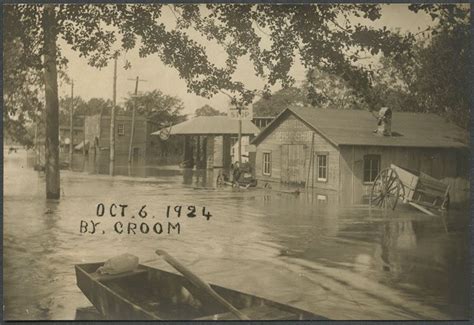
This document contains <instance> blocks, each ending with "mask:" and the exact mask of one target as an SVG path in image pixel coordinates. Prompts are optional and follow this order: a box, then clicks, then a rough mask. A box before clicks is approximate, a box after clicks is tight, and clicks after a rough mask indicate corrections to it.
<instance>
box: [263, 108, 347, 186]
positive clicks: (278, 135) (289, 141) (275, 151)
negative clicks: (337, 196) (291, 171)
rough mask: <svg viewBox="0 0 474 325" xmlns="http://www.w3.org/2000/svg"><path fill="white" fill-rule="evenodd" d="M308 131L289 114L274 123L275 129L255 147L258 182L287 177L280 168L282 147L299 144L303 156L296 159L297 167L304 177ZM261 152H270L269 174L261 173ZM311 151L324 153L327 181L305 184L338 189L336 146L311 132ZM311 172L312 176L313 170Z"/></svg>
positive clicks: (306, 169) (308, 139) (308, 159)
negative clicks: (279, 121) (270, 164)
mask: <svg viewBox="0 0 474 325" xmlns="http://www.w3.org/2000/svg"><path fill="white" fill-rule="evenodd" d="M312 134H313V131H312V129H311V128H309V127H308V126H307V125H306V124H305V123H303V122H302V121H301V120H299V119H298V118H296V117H295V116H293V115H288V116H287V117H286V119H284V120H283V121H282V122H281V123H280V124H279V125H277V126H275V129H274V130H273V131H272V132H271V133H270V134H269V135H268V136H267V137H266V138H265V139H263V140H262V142H261V143H260V144H258V145H257V148H256V165H255V173H256V177H257V179H258V181H259V183H265V182H280V181H281V180H282V179H283V180H285V179H288V175H285V174H284V173H288V171H287V170H286V171H285V170H282V146H284V145H303V150H304V159H303V160H300V163H299V164H301V166H299V168H300V171H302V173H303V175H304V179H305V180H306V177H307V174H308V166H309V161H310V152H311V143H312ZM285 147H287V146H285ZM265 152H270V153H271V159H272V162H271V163H272V166H271V175H269V176H266V175H263V153H265ZM313 152H314V153H316V152H325V153H327V154H328V180H327V182H317V181H314V182H311V183H310V184H309V185H310V186H311V185H312V186H314V187H315V188H320V189H329V190H337V189H338V188H339V152H338V150H337V148H336V147H334V146H333V145H332V144H331V143H329V142H328V141H327V140H326V139H324V138H323V137H322V136H320V135H319V134H318V133H316V132H314V149H313ZM284 159H286V158H284ZM314 174H315V175H316V170H315V171H314Z"/></svg>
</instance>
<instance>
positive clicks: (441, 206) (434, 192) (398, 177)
mask: <svg viewBox="0 0 474 325" xmlns="http://www.w3.org/2000/svg"><path fill="white" fill-rule="evenodd" d="M400 199H401V200H403V202H404V203H408V204H410V205H411V206H413V207H415V208H416V209H418V210H420V211H422V212H424V213H427V214H429V215H435V214H434V213H433V212H432V211H433V210H438V211H439V210H447V209H448V208H449V185H447V184H444V183H443V182H441V181H440V180H438V179H436V178H434V177H432V176H430V175H427V174H425V173H423V172H418V171H413V170H410V169H407V168H402V167H399V166H396V165H394V164H391V165H390V167H389V168H386V169H383V170H382V171H381V172H380V173H379V174H378V176H377V178H376V179H375V181H374V183H373V185H372V188H371V192H370V195H369V204H370V206H375V207H381V208H390V209H392V210H394V209H395V208H396V206H397V203H398V200H400Z"/></svg>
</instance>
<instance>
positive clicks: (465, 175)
mask: <svg viewBox="0 0 474 325" xmlns="http://www.w3.org/2000/svg"><path fill="white" fill-rule="evenodd" d="M369 154H375V155H380V156H381V169H384V168H387V167H389V166H390V164H392V163H393V164H395V165H398V166H400V167H405V168H409V169H413V170H418V171H421V172H424V173H426V174H428V175H431V176H433V177H435V178H437V179H440V180H442V181H443V182H444V183H446V184H449V185H450V198H451V202H453V203H460V202H465V201H467V200H468V199H469V156H468V154H467V153H463V152H462V151H457V150H454V149H428V148H387V147H376V146H371V147H368V146H365V147H363V146H343V147H341V159H340V161H341V163H340V165H341V189H342V193H341V194H342V195H341V199H342V201H343V202H344V203H347V204H357V203H361V202H362V199H363V196H364V195H366V194H368V193H370V190H371V185H369V184H364V183H363V165H364V156H365V155H369Z"/></svg>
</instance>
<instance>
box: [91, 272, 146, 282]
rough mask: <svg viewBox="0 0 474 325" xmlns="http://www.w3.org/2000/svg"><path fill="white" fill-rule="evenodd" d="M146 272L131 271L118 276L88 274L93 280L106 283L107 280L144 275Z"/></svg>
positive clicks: (96, 273)
mask: <svg viewBox="0 0 474 325" xmlns="http://www.w3.org/2000/svg"><path fill="white" fill-rule="evenodd" d="M147 272H148V271H147V270H142V269H136V270H133V271H129V272H124V273H119V274H100V273H98V272H94V273H90V275H91V276H92V277H93V278H94V280H97V281H108V280H114V279H121V278H126V277H129V276H133V275H137V274H145V273H147Z"/></svg>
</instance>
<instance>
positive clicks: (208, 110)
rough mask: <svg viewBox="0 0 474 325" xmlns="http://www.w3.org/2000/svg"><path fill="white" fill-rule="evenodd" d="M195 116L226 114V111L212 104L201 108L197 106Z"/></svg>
mask: <svg viewBox="0 0 474 325" xmlns="http://www.w3.org/2000/svg"><path fill="white" fill-rule="evenodd" d="M194 115H195V116H216V115H225V113H223V112H221V111H219V110H217V109H215V108H214V107H212V106H210V105H207V104H206V105H204V106H202V107H200V108H197V109H196V110H195V111H194Z"/></svg>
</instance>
